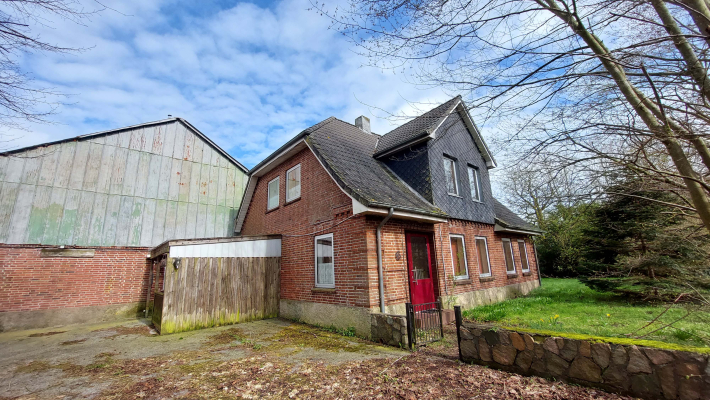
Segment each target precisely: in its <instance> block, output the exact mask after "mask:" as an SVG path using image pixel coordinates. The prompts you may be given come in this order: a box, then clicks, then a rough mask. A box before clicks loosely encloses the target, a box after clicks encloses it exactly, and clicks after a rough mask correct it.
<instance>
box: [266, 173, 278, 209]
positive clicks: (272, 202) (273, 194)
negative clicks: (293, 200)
mask: <svg viewBox="0 0 710 400" xmlns="http://www.w3.org/2000/svg"><path fill="white" fill-rule="evenodd" d="M278 206H279V178H276V179H274V180H272V181H271V182H269V196H268V205H267V208H268V209H269V210H271V209H272V208H276V207H278Z"/></svg>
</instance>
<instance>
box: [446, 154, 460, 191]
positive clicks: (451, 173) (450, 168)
mask: <svg viewBox="0 0 710 400" xmlns="http://www.w3.org/2000/svg"><path fill="white" fill-rule="evenodd" d="M444 172H445V174H446V190H447V191H448V192H449V193H451V194H459V190H458V187H457V185H456V162H455V161H454V160H452V159H450V158H446V157H444Z"/></svg>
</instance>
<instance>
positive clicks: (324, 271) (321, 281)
mask: <svg viewBox="0 0 710 400" xmlns="http://www.w3.org/2000/svg"><path fill="white" fill-rule="evenodd" d="M333 254H334V251H333V234H332V233H329V234H327V235H320V236H316V238H315V260H316V287H321V288H334V287H335V260H334V257H333Z"/></svg>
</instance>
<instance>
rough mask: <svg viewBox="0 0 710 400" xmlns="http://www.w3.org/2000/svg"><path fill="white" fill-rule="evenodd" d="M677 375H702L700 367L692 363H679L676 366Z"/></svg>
mask: <svg viewBox="0 0 710 400" xmlns="http://www.w3.org/2000/svg"><path fill="white" fill-rule="evenodd" d="M675 371H676V374H678V375H679V376H691V375H700V366H699V365H698V364H695V363H692V362H680V361H679V362H677V363H676V366H675Z"/></svg>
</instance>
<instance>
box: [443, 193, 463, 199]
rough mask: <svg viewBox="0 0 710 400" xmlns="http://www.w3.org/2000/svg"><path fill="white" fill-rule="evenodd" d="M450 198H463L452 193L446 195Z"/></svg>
mask: <svg viewBox="0 0 710 400" xmlns="http://www.w3.org/2000/svg"><path fill="white" fill-rule="evenodd" d="M447 194H448V195H449V196H451V197H458V198H459V199H463V197H461V196H459V195H458V194H453V193H447Z"/></svg>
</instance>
